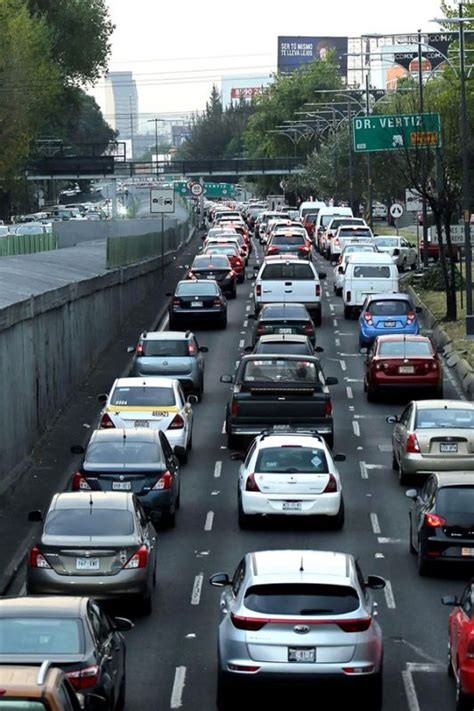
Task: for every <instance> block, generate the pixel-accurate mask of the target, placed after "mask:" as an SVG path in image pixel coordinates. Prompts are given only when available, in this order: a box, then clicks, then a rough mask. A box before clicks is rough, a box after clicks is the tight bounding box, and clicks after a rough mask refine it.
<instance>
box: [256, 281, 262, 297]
mask: <svg viewBox="0 0 474 711" xmlns="http://www.w3.org/2000/svg"><path fill="white" fill-rule="evenodd" d="M261 295H262V285H261V284H257V285H256V287H255V296H261Z"/></svg>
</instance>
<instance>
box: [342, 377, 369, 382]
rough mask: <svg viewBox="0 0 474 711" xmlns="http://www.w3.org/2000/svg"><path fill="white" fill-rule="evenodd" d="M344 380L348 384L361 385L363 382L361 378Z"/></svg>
mask: <svg viewBox="0 0 474 711" xmlns="http://www.w3.org/2000/svg"><path fill="white" fill-rule="evenodd" d="M344 380H345V381H346V382H348V383H363V382H364V379H363V378H344Z"/></svg>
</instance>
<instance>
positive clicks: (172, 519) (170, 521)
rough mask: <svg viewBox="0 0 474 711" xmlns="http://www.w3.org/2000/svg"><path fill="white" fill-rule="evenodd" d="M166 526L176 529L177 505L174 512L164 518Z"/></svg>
mask: <svg viewBox="0 0 474 711" xmlns="http://www.w3.org/2000/svg"><path fill="white" fill-rule="evenodd" d="M164 524H165V526H166V528H176V504H175V508H174V510H173V512H171V511H170V512H169V513H167V514H166V516H164Z"/></svg>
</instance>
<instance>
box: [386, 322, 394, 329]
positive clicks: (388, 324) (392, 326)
mask: <svg viewBox="0 0 474 711" xmlns="http://www.w3.org/2000/svg"><path fill="white" fill-rule="evenodd" d="M383 325H384V326H385V328H394V327H395V321H384V322H383Z"/></svg>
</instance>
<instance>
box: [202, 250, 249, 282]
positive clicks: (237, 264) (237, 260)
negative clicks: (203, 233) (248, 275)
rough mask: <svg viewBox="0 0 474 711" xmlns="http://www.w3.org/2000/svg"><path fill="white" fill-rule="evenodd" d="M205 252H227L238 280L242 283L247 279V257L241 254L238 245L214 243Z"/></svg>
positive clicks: (226, 254)
mask: <svg viewBox="0 0 474 711" xmlns="http://www.w3.org/2000/svg"><path fill="white" fill-rule="evenodd" d="M203 254H225V256H226V257H227V258H228V259H229V262H230V264H231V266H232V269H233V270H234V272H235V273H236V274H237V282H238V283H239V284H242V283H243V282H244V281H245V259H244V258H243V257H242V256H241V255H240V253H239V248H238V247H237V245H233V244H225V243H223V244H214V245H211V246H209V247H206V248H205V250H204V251H203Z"/></svg>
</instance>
